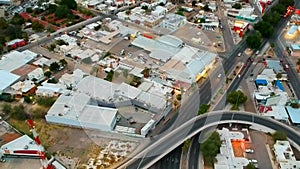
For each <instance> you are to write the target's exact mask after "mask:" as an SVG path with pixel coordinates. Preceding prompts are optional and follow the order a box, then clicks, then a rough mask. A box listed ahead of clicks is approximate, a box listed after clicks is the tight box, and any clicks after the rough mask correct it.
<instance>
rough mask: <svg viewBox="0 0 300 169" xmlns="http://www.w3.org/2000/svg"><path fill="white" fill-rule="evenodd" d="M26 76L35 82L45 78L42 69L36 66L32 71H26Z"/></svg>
mask: <svg viewBox="0 0 300 169" xmlns="http://www.w3.org/2000/svg"><path fill="white" fill-rule="evenodd" d="M27 76H28V79H29V80H36V81H37V82H40V81H42V80H44V79H45V76H44V71H43V69H42V68H36V69H35V70H33V71H32V72H30V73H28V75H27Z"/></svg>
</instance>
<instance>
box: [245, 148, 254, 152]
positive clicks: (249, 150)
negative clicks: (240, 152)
mask: <svg viewBox="0 0 300 169" xmlns="http://www.w3.org/2000/svg"><path fill="white" fill-rule="evenodd" d="M245 152H246V153H254V150H252V149H246V150H245Z"/></svg>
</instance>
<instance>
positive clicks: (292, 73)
mask: <svg viewBox="0 0 300 169" xmlns="http://www.w3.org/2000/svg"><path fill="white" fill-rule="evenodd" d="M295 6H296V9H299V8H300V2H299V1H296V4H295ZM288 20H289V18H286V19H282V20H281V21H280V23H279V24H278V25H277V27H276V29H275V30H276V31H275V33H274V35H273V37H272V38H270V42H271V43H274V44H275V48H274V51H275V54H276V55H277V57H279V58H281V59H282V60H283V63H284V64H287V65H289V67H290V68H289V69H287V70H286V72H287V75H288V79H289V82H290V84H291V85H292V88H293V89H294V92H295V95H296V97H297V98H300V88H299V84H300V79H299V77H298V74H297V72H296V70H295V69H294V68H293V64H292V63H290V60H289V59H288V56H286V55H285V53H284V51H285V49H284V47H283V46H282V45H281V44H280V42H279V41H280V39H279V38H278V35H279V34H280V32H281V31H282V29H283V28H284V27H285V25H286V24H287V22H288Z"/></svg>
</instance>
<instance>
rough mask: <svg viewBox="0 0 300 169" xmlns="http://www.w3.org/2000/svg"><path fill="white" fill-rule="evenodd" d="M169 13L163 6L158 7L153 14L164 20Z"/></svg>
mask: <svg viewBox="0 0 300 169" xmlns="http://www.w3.org/2000/svg"><path fill="white" fill-rule="evenodd" d="M166 13H167V8H165V7H163V6H156V7H155V9H154V11H152V12H151V14H152V15H154V16H156V17H159V18H162V17H164V16H165V15H166Z"/></svg>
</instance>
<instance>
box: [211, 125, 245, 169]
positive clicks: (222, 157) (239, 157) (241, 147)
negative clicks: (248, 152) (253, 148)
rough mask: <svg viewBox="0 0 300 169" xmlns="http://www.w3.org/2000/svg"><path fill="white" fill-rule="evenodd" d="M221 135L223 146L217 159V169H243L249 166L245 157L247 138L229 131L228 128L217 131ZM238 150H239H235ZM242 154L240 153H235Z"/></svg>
mask: <svg viewBox="0 0 300 169" xmlns="http://www.w3.org/2000/svg"><path fill="white" fill-rule="evenodd" d="M217 132H218V133H219V135H220V138H221V141H222V145H221V147H220V153H219V154H218V155H217V157H216V161H217V162H216V163H215V164H214V168H215V169H231V168H236V169H243V168H244V167H245V166H247V165H248V164H249V161H248V159H246V158H245V157H244V152H245V149H246V141H245V136H244V134H243V133H242V132H239V131H229V130H228V129H227V128H223V129H222V130H217ZM235 149H237V150H235ZM235 152H240V153H235Z"/></svg>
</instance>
